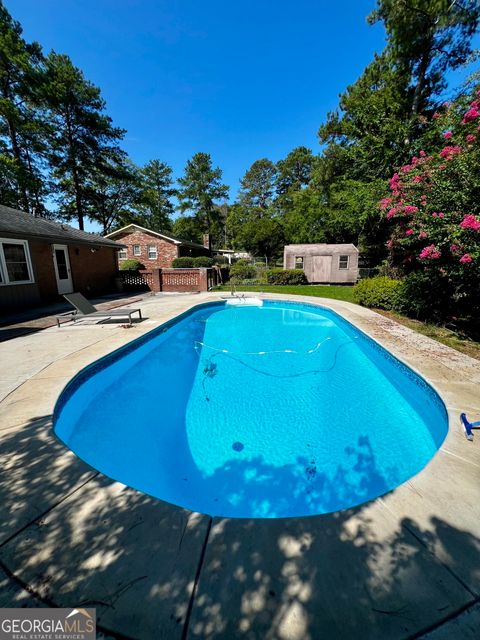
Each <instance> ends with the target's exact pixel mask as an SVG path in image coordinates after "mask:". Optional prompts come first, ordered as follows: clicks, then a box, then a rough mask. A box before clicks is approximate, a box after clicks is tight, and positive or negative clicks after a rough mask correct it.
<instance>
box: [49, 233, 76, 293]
mask: <svg viewBox="0 0 480 640" xmlns="http://www.w3.org/2000/svg"><path fill="white" fill-rule="evenodd" d="M53 264H54V266H55V276H56V278H57V287H58V293H60V294H62V293H72V291H73V282H72V273H71V271H70V260H69V257H68V247H67V245H65V244H54V245H53Z"/></svg>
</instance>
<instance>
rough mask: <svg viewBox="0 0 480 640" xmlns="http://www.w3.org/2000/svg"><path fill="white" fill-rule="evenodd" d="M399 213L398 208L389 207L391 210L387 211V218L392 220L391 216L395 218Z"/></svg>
mask: <svg viewBox="0 0 480 640" xmlns="http://www.w3.org/2000/svg"><path fill="white" fill-rule="evenodd" d="M396 213H397V210H396V209H389V211H387V220H390V219H391V218H393V216H394V215H395V214H396Z"/></svg>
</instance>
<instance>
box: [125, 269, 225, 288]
mask: <svg viewBox="0 0 480 640" xmlns="http://www.w3.org/2000/svg"><path fill="white" fill-rule="evenodd" d="M119 278H120V279H121V284H122V286H123V289H124V291H153V292H155V293H159V292H160V291H167V292H168V291H170V292H175V291H177V292H182V291H208V290H209V289H210V288H211V287H214V286H215V285H216V284H217V281H218V276H217V270H216V269H211V268H208V269H142V270H140V271H120V272H119Z"/></svg>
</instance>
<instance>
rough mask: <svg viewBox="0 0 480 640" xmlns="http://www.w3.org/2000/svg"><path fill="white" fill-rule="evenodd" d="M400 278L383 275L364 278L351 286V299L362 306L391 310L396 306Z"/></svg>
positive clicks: (400, 284)
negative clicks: (395, 278)
mask: <svg viewBox="0 0 480 640" xmlns="http://www.w3.org/2000/svg"><path fill="white" fill-rule="evenodd" d="M401 287H402V282H401V281H400V280H392V279H391V278H387V277H385V276H379V277H376V278H365V280H360V282H358V284H356V285H355V286H354V287H353V299H354V300H355V302H357V303H358V304H361V305H362V306H364V307H374V308H377V309H387V310H391V309H394V308H396V305H397V299H398V294H399V291H400V289H401Z"/></svg>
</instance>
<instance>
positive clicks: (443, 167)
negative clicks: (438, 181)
mask: <svg viewBox="0 0 480 640" xmlns="http://www.w3.org/2000/svg"><path fill="white" fill-rule="evenodd" d="M438 168H439V169H446V168H447V165H446V164H439V165H438Z"/></svg>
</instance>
